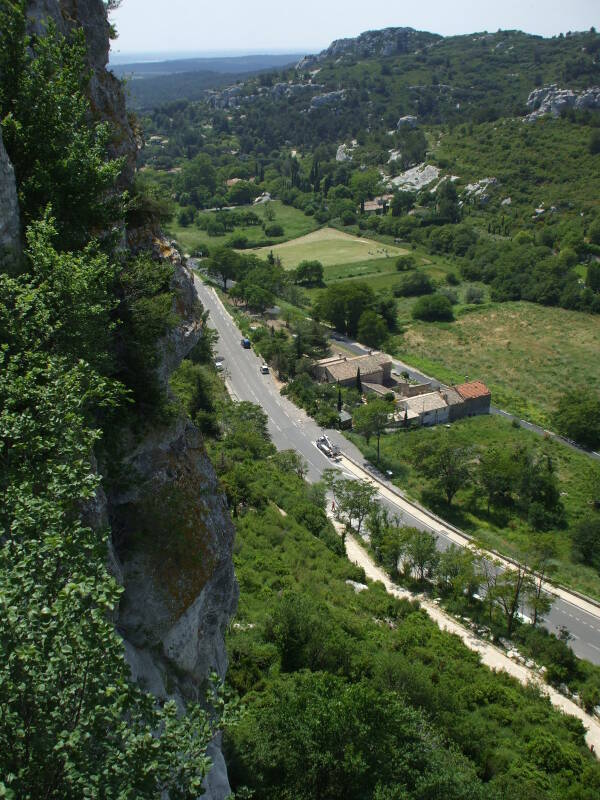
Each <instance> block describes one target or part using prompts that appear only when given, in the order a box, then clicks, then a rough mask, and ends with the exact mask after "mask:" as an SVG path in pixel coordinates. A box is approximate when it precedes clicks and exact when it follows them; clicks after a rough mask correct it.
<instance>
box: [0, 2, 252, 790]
mask: <svg viewBox="0 0 600 800" xmlns="http://www.w3.org/2000/svg"><path fill="white" fill-rule="evenodd" d="M27 12H28V17H29V32H30V33H31V34H32V35H36V34H41V33H43V32H44V30H45V29H46V27H47V21H48V19H52V20H53V21H54V22H55V24H56V26H57V28H58V30H59V31H61V32H63V33H65V34H68V33H69V32H70V31H71V30H73V29H74V28H78V27H81V28H82V29H83V30H84V32H85V37H86V41H87V45H88V61H89V65H90V67H91V69H92V73H93V74H92V80H91V84H90V97H91V102H92V110H93V112H94V114H95V115H96V116H97V117H98V118H99V119H102V120H108V121H109V122H111V123H112V126H113V128H114V131H115V136H114V142H113V152H112V155H114V156H124V157H125V159H126V162H127V168H126V170H125V172H124V174H123V176H122V185H124V186H126V185H128V184H129V183H130V182H131V181H132V179H133V175H134V169H135V157H136V151H137V144H136V137H135V132H134V129H133V126H132V123H131V121H130V119H129V118H128V115H127V112H126V109H125V99H124V95H123V92H122V90H121V85H120V83H119V82H118V81H117V80H116V79H115V78H114V76H113V75H112V74H110V73H109V72H107V70H106V64H107V62H108V49H109V38H108V35H109V25H108V22H107V19H106V12H105V9H104V5H103V3H102V0H29V2H28V4H27ZM5 155H6V154H5V153H4V149H3V147H2V146H1V141H0V178H1V179H2V182H1V183H0V220H2V221H3V222H2V228H1V229H0V233H1V236H2V241H3V240H4V238H5V233H4V228H5V226H4V219H5V213H4V210H5V209H7V210H8V209H12V211H11V215H10V217H9V216H8V215H6V219H7V220H9V221H10V223H11V224H10V228H9V226H6V229H7V231H8V232H7V233H6V239H7V242H9V243H10V242H13V239H14V236H13V229H14V226H15V225H16V229H17V231H18V215H17V216H16V219H15V214H18V208H16V209H15V208H14V205H15V202H16V193H15V192H13V190H12V188H11V186H12V187H13V188H14V178H12V174H11V168H10V165H9V162H8V159H5V158H4V156H5ZM5 176H8V178H12V183H11V182H10V181H9V184H10V185H9V189H8V191H6V192H5V180H4V178H5ZM12 212H14V213H12ZM125 240H126V242H127V246H128V247H129V248H130V249H131V250H133V251H136V252H139V251H140V250H151V251H153V253H154V255H155V257H156V258H162V259H168V260H169V261H170V263H171V264H172V265H173V279H172V289H173V298H174V299H173V310H174V311H175V312H176V313H177V315H178V316H179V319H180V323H179V325H177V326H176V327H175V328H174V329H173V330H171V332H170V333H169V334H168V336H166V337H165V339H164V340H163V341H162V342H161V343H160V345H159V349H160V355H161V365H160V368H159V378H160V380H161V382H162V383H163V385H164V386H166V385H167V384H168V379H169V375H170V374H171V373H172V371H173V370H174V369H176V368H177V366H178V365H179V364H180V362H181V360H182V359H183V358H185V356H186V355H187V354H188V353H189V352H190V350H191V349H192V348H193V347H194V345H195V344H196V343H197V342H198V340H199V338H200V337H201V336H202V324H201V312H202V308H201V305H200V303H199V301H198V297H197V293H196V289H195V287H194V282H193V278H192V275H191V272H190V271H189V270H188V269H187V267H186V266H185V264H184V263H183V262H182V259H181V257H180V256H179V254H178V253H177V251H176V250H174V249H173V248H171V247H170V246H169V245H168V244H167V243H166V242H164V241H163V240H161V239H160V238H158V237H157V236H156V234H155V232H153V231H150V230H147V229H140V230H135V231H129V232H128V235H127V237H125V239H124V241H125ZM122 473H123V475H124V476H125V478H124V480H123V482H122V484H121V485H120V486H119V485H117V486H116V487H115V486H114V485H112V486H111V488H110V490H109V491H108V492H107V493H106V494H105V493H104V491H102V490H101V491H100V492H99V493H98V495H97V497H96V500H95V502H94V503H93V504H92V505H91V506H90V508H89V509H87V513H86V516H87V519H88V521H89V523H90V524H92V525H96V526H105V525H110V526H111V529H112V534H113V535H112V544H111V548H110V553H109V559H110V568H111V571H112V572H113V574H114V575H115V576H116V577H117V579H118V580H119V581H120V582H121V584H122V585H123V587H124V593H123V596H122V600H121V603H120V607H119V610H118V613H117V614H116V616H115V624H116V626H117V629H118V630H119V632H120V633H121V635H122V636H123V640H124V644H125V652H126V657H127V660H128V662H129V664H130V667H131V671H132V675H133V677H134V679H135V680H137V681H139V683H140V684H141V685H142V686H143V687H144V688H146V689H147V690H149V691H151V692H152V693H153V694H155V695H156V697H157V698H159V699H165V698H174V699H175V700H176V702H177V703H178V705H179V707H180V708H181V710H182V711H183V710H184V708H185V704H186V701H196V700H199V701H202V700H203V699H204V697H205V689H206V686H207V681H208V678H209V676H210V674H211V673H212V672H216V673H217V674H218V675H219V676H220V677H222V678H223V677H224V676H225V672H226V670H227V654H226V651H225V642H224V635H225V630H226V627H227V625H228V623H229V620H230V618H231V616H232V615H233V613H234V611H235V607H236V604H237V597H238V587H237V582H236V580H235V575H234V571H233V560H232V549H233V538H234V529H233V525H232V522H231V518H230V515H229V513H228V510H227V507H226V504H225V499H224V497H223V495H222V493H221V492H220V491H219V488H218V484H217V478H216V475H215V472H214V469H213V467H212V465H211V463H210V461H209V459H208V457H207V455H206V452H205V450H204V447H203V443H202V439H201V436H200V433H199V431H198V430H197V429H196V428H195V427H194V425H192V423H191V422H189V421H188V420H185V419H179V420H177V421H175V422H174V423H173V424H171V425H169V426H166V427H163V428H161V429H159V430H156V431H154V432H153V433H152V434H150V435H148V436H146V437H145V438H143V439H142V440H141V441H139V440H138V441H135V442H134V440H133V438H132V442H131V445H130V447H129V451H128V455H127V457H126V458H125V460H124V463H123V465H122ZM210 755H211V757H212V760H213V768H212V769H211V771H210V774H209V776H208V778H207V781H206V789H207V793H206V794H205V795H204V796H205V797H207V798H208V799H209V800H224V799H225V798H226V797H228V796H229V794H230V788H229V783H228V780H227V770H226V766H225V762H224V760H223V756H222V754H221V752H220V749H219V742H218V741H216V742H214V743H213V745H212V746H211V749H210Z"/></svg>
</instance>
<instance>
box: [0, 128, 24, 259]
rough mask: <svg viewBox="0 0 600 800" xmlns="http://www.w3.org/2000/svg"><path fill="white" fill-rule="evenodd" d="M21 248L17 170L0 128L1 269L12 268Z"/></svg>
mask: <svg viewBox="0 0 600 800" xmlns="http://www.w3.org/2000/svg"><path fill="white" fill-rule="evenodd" d="M20 249H21V243H20V231H19V203H18V199H17V185H16V183H15V171H14V169H13V167H12V164H11V163H10V160H9V158H8V155H7V153H6V150H5V149H4V143H3V141H2V131H1V130H0V269H6V268H8V269H10V268H11V266H12V265H13V263H14V262H15V261H16V260H17V259H18V257H19V252H20Z"/></svg>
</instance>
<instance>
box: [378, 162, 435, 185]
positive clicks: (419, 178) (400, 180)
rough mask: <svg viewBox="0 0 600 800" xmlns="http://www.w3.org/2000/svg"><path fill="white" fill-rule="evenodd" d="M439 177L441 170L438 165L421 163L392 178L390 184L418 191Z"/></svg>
mask: <svg viewBox="0 0 600 800" xmlns="http://www.w3.org/2000/svg"><path fill="white" fill-rule="evenodd" d="M439 177H440V170H439V168H438V167H434V166H433V165H432V164H419V165H418V166H416V167H412V168H411V169H408V170H406V172H403V173H402V174H401V175H398V176H397V177H395V178H392V179H391V181H390V184H391V185H392V186H394V187H396V188H397V189H404V190H405V191H412V192H418V191H420V190H421V189H424V188H425V187H426V186H429V184H431V183H433V182H434V181H437V180H438V178H439Z"/></svg>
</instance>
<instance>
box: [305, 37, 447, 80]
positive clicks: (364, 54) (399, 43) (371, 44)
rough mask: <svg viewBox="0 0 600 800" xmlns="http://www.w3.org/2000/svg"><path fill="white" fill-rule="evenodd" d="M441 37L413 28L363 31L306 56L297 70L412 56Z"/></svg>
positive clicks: (337, 40)
mask: <svg viewBox="0 0 600 800" xmlns="http://www.w3.org/2000/svg"><path fill="white" fill-rule="evenodd" d="M441 38H442V37H441V36H438V35H437V34H435V33H426V32H423V31H417V30H415V29H414V28H384V29H383V30H380V31H365V33H361V34H360V36H357V37H355V38H350V39H336V40H335V41H334V42H332V43H331V44H330V45H329V47H328V48H327V49H326V50H323V51H322V52H321V53H319V54H318V55H309V56H305V57H304V58H303V59H301V61H299V62H298V64H297V65H296V69H298V70H305V69H308V68H312V67H315V66H316V65H318V64H319V63H321V62H323V61H327V60H328V59H340V58H345V57H351V58H375V57H377V56H379V57H382V58H386V57H389V56H394V55H401V54H403V53H411V52H415V51H417V50H420V49H421V48H423V47H428V46H430V45H432V44H435V42H437V41H439V40H440V39H441Z"/></svg>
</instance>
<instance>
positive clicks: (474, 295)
mask: <svg viewBox="0 0 600 800" xmlns="http://www.w3.org/2000/svg"><path fill="white" fill-rule="evenodd" d="M484 296H485V293H484V291H483V289H482V288H481V286H468V287H467V290H466V292H465V303H471V304H473V305H479V304H480V303H483V298H484Z"/></svg>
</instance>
